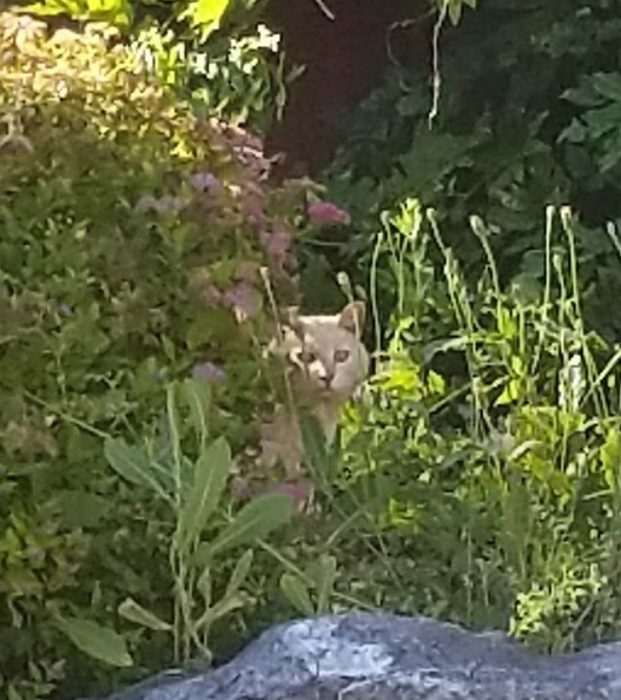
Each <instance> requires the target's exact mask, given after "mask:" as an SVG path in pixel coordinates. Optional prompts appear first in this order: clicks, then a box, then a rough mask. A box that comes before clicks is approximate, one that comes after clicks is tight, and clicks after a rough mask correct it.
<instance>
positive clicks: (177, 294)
mask: <svg viewBox="0 0 621 700" xmlns="http://www.w3.org/2000/svg"><path fill="white" fill-rule="evenodd" d="M0 61H1V63H2V74H1V76H0V124H1V125H2V126H1V127H0V128H1V129H2V131H1V133H0V153H1V155H2V164H1V166H0V232H1V235H0V276H1V286H0V346H1V349H0V395H1V397H2V400H1V401H0V430H1V434H2V447H1V455H2V457H1V458H0V474H1V475H2V487H1V490H0V570H1V571H2V575H1V576H0V629H1V630H3V633H2V634H4V635H5V638H4V639H3V640H2V642H3V643H2V645H1V650H0V667H1V668H2V669H3V674H4V675H3V676H2V677H0V688H2V692H3V694H5V695H7V696H8V697H10V698H11V700H27V699H30V698H38V697H44V696H46V695H48V694H49V693H50V692H51V691H52V689H53V688H54V687H56V686H57V685H58V682H59V680H60V679H61V678H62V677H63V674H67V675H68V676H69V677H71V678H72V682H73V684H74V686H73V690H74V691H75V692H77V688H78V687H80V683H81V675H80V672H79V670H78V667H81V669H82V670H83V673H84V674H85V676H90V684H91V686H90V687H91V689H92V679H93V678H97V677H99V678H100V680H102V682H105V683H108V682H109V681H107V680H105V681H104V679H103V678H101V674H102V673H103V671H102V670H101V667H99V666H88V665H86V664H85V661H84V658H83V657H76V655H75V653H74V652H73V651H72V649H71V647H70V646H69V645H68V643H67V640H66V639H65V638H64V637H63V636H62V635H61V634H60V633H59V631H58V629H57V627H56V626H55V624H54V619H55V616H56V615H57V613H60V612H62V613H63V614H69V615H70V614H76V615H78V616H79V615H80V613H81V612H84V611H87V616H88V617H90V618H91V619H93V620H98V621H100V622H104V623H105V622H113V623H114V622H115V618H116V610H117V607H118V604H119V602H120V601H121V600H122V599H123V598H124V597H126V596H127V595H135V597H137V598H140V600H141V602H142V603H143V604H145V605H147V606H148V607H150V608H151V609H155V610H156V611H158V610H160V611H161V609H162V608H165V607H166V606H167V605H168V602H169V600H168V585H169V584H168V581H167V578H166V571H165V569H162V568H161V567H159V565H158V563H157V562H158V554H159V553H161V552H162V551H163V549H162V548H163V547H164V548H165V547H166V546H167V545H166V537H167V536H168V535H167V532H168V530H167V524H166V522H163V521H161V520H159V518H158V517H157V512H158V511H157V509H156V510H155V511H154V510H153V509H152V508H150V506H149V500H148V498H146V497H145V498H141V499H139V500H138V501H137V500H136V495H135V493H134V492H133V491H131V490H130V489H129V488H128V487H127V486H126V485H125V484H123V483H122V482H120V481H119V479H118V478H117V477H116V476H115V475H114V474H113V473H112V472H111V471H110V470H109V468H108V467H107V465H106V463H105V460H104V457H103V451H102V442H101V440H102V437H104V436H105V435H106V434H108V433H109V432H114V433H115V434H122V433H131V432H133V428H132V426H133V425H140V424H144V423H145V422H146V421H150V420H151V419H152V418H154V417H155V416H156V415H157V414H158V412H159V411H160V409H161V407H162V397H163V395H164V392H163V385H164V384H166V383H167V382H168V381H170V380H174V379H175V378H182V377H185V376H187V375H188V374H193V375H194V377H195V378H197V379H198V380H199V381H202V382H206V383H209V384H210V385H211V388H212V391H213V396H214V408H213V409H212V414H211V425H212V429H213V431H214V434H222V435H223V436H225V437H226V438H227V439H228V440H229V442H230V443H231V444H232V446H233V449H234V450H235V451H239V450H241V449H242V448H244V447H245V446H246V445H247V444H248V443H250V442H252V440H253V438H254V431H255V428H254V418H255V416H256V414H257V412H258V411H260V410H261V409H262V402H261V401H259V402H258V401H257V397H263V401H264V402H265V403H266V404H267V403H268V402H269V387H268V386H267V384H266V380H265V378H264V376H263V374H262V371H261V363H260V353H258V352H257V349H258V348H259V347H260V346H261V344H262V341H263V339H264V338H265V335H266V333H267V332H268V326H269V323H268V316H269V314H267V313H266V308H267V307H266V306H265V304H264V293H263V292H264V282H263V279H262V275H261V270H262V269H265V270H266V273H267V276H268V277H269V279H270V283H271V285H272V287H273V290H274V293H275V295H276V297H277V299H278V300H281V299H282V300H285V299H293V298H294V297H295V284H294V282H293V280H292V278H291V275H290V271H291V260H290V248H291V245H292V236H293V225H294V223H295V221H297V218H298V216H299V214H300V212H301V209H300V205H301V204H302V188H301V187H300V186H299V185H294V184H285V185H283V187H281V188H280V189H272V188H269V187H268V186H267V185H266V184H265V175H266V173H267V171H268V170H269V163H268V162H267V161H266V160H265V159H264V158H263V155H262V151H261V143H260V142H259V141H258V140H257V139H255V138H254V137H252V136H250V135H249V134H246V133H245V132H242V131H240V130H238V129H234V128H229V127H227V126H225V125H221V124H218V123H215V122H213V121H208V120H205V119H198V118H195V117H194V116H193V115H192V113H191V111H190V109H189V107H188V106H187V105H184V104H183V103H180V102H178V101H177V100H176V99H175V98H174V96H173V95H172V94H171V93H170V92H168V91H167V90H166V89H165V88H163V87H161V86H160V85H159V84H158V83H157V82H155V81H154V80H152V79H151V78H149V77H148V76H147V75H146V74H145V72H144V70H143V68H142V67H141V64H140V62H139V61H138V59H137V58H136V56H135V55H134V54H133V53H132V52H131V51H130V50H128V49H127V48H125V47H123V46H122V45H121V44H120V43H119V42H118V39H117V38H116V35H115V34H114V33H113V32H112V30H109V29H105V28H101V27H99V28H98V27H96V26H91V27H90V28H88V29H87V30H86V32H85V33H84V35H78V34H74V33H72V32H69V31H68V30H65V29H61V30H58V31H56V32H54V33H49V32H48V30H47V28H46V26H45V25H44V24H42V23H39V22H36V21H33V20H32V19H30V18H28V17H26V16H20V17H16V16H14V15H12V14H2V15H1V16H0ZM127 638H128V639H129V641H130V645H131V646H133V647H136V648H137V653H136V657H137V659H138V666H137V667H136V669H134V670H131V671H129V672H126V675H125V676H124V675H123V673H121V674H120V675H118V674H117V675H116V676H115V677H116V678H117V680H118V679H121V678H127V677H133V675H135V674H140V673H144V672H145V668H142V667H141V665H140V664H147V667H149V668H154V667H156V666H158V665H163V664H164V663H166V659H167V658H168V656H167V655H168V651H167V649H166V647H165V646H164V645H162V644H160V643H159V642H158V641H157V637H155V638H145V637H144V635H142V633H140V632H136V631H135V629H134V628H133V627H132V628H131V629H129V628H128V631H127ZM67 663H69V666H67ZM9 669H10V670H9ZM127 674H129V676H128V675H127ZM66 692H69V690H67V691H66Z"/></svg>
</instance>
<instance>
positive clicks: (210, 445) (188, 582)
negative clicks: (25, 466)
mask: <svg viewBox="0 0 621 700" xmlns="http://www.w3.org/2000/svg"><path fill="white" fill-rule="evenodd" d="M180 404H181V405H180ZM210 404H211V395H210V392H209V387H208V386H206V385H205V384H204V383H201V382H196V381H191V380H186V382H184V383H183V384H182V385H181V386H179V387H175V386H174V385H173V386H171V387H170V388H169V390H168V398H167V416H166V423H165V427H164V426H162V428H160V431H156V432H155V434H154V436H153V438H149V439H147V440H146V441H145V445H144V447H130V446H128V445H127V444H126V443H125V442H124V441H123V440H122V439H118V438H116V439H115V438H108V439H107V440H106V443H105V451H106V457H107V459H108V462H109V463H110V465H111V466H112V467H113V468H114V469H115V470H116V471H117V472H118V473H119V474H120V475H121V476H122V477H124V478H125V479H127V480H128V481H129V482H131V483H133V484H136V485H137V486H140V487H143V488H145V487H146V488H147V489H148V490H150V491H151V492H152V493H153V495H154V496H156V497H157V499H158V500H161V501H162V502H163V504H165V506H166V509H167V510H168V511H169V512H171V513H172V516H173V519H174V528H173V532H171V533H170V535H169V536H168V539H169V542H170V545H169V551H168V564H169V567H170V577H171V581H172V586H171V588H172V597H173V600H174V606H173V608H174V610H173V612H172V615H171V617H170V620H169V621H165V620H161V619H160V618H158V617H157V616H156V615H155V614H154V613H152V612H150V611H148V610H146V609H145V608H143V607H142V606H140V605H139V604H138V603H137V602H135V601H134V600H132V599H131V598H128V599H126V600H125V601H124V602H123V603H122V604H121V606H120V608H119V613H120V614H121V615H122V616H123V617H126V618H127V619H129V620H132V621H133V622H136V623H138V624H141V625H144V626H145V627H148V628H150V629H152V630H156V631H166V632H170V633H171V634H172V637H173V646H174V655H173V657H174V659H175V661H176V662H177V663H179V662H183V663H187V662H188V661H189V660H190V658H192V656H193V655H194V654H195V653H196V652H200V653H201V654H202V655H203V656H209V632H210V629H211V627H212V625H213V624H214V622H216V621H217V620H219V619H220V618H221V617H223V616H225V615H227V614H229V613H231V612H232V611H234V610H236V609H238V608H240V607H242V606H243V605H244V604H245V595H244V594H243V592H242V591H241V587H242V586H243V584H244V582H245V580H246V578H247V576H248V573H249V570H250V567H251V565H252V558H253V553H252V549H247V550H246V551H245V552H244V553H243V554H242V555H241V556H240V557H239V558H238V559H237V561H236V563H235V565H234V566H233V569H232V572H231V575H230V578H229V580H228V583H227V585H226V588H225V589H224V591H223V592H222V593H221V595H220V596H219V597H215V596H214V591H213V588H214V578H216V575H217V574H218V571H219V569H220V568H221V563H220V559H221V557H222V554H223V553H225V552H228V551H229V550H231V549H234V548H238V547H240V546H242V545H247V544H252V543H253V542H255V541H256V540H258V539H260V538H263V537H265V536H266V535H267V534H269V532H270V531H271V530H274V529H275V528H278V527H281V526H283V525H284V524H285V523H286V522H287V521H288V520H289V519H290V517H291V515H292V510H293V509H292V499H291V498H290V497H289V496H287V495H285V494H280V493H268V494H265V495H263V496H257V497H256V498H254V499H253V500H252V501H250V502H249V503H248V504H246V505H245V506H244V507H243V508H242V509H241V510H240V511H239V512H238V513H236V514H235V515H234V516H233V517H232V518H230V521H229V522H227V521H226V520H225V521H224V522H221V523H220V525H219V527H218V526H216V525H214V522H213V521H214V519H215V518H216V517H217V516H218V509H219V506H220V501H221V499H222V495H223V492H224V489H225V487H226V484H227V480H228V477H229V475H230V472H231V467H232V462H231V454H230V448H229V446H228V444H227V443H226V441H225V440H223V439H222V438H218V439H217V440H215V441H212V442H209V425H208V418H209V413H210ZM183 405H185V407H186V410H187V411H189V416H190V419H191V423H190V424H191V426H192V430H193V433H194V440H193V442H194V443H195V449H196V451H197V457H196V459H195V460H192V459H190V457H189V456H188V455H187V454H185V453H184V451H183V449H182V444H183V443H184V442H187V441H188V437H187V435H185V433H187V431H186V430H184V429H183V427H184V422H183V420H182V418H181V409H182V406H183ZM162 431H163V433H164V434H163V435H162V434H160V433H161V432H162ZM207 530H209V531H210V532H211V533H212V539H211V541H209V542H207V541H204V540H203V539H202V538H203V535H204V533H205V532H206V531H207Z"/></svg>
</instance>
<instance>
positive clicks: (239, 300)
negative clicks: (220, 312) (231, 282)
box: [223, 281, 261, 320]
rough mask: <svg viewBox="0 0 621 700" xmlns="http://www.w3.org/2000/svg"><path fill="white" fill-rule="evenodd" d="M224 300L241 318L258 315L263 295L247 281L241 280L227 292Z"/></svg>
mask: <svg viewBox="0 0 621 700" xmlns="http://www.w3.org/2000/svg"><path fill="white" fill-rule="evenodd" d="M223 302H224V304H225V305H226V306H228V307H229V308H230V309H232V310H233V311H234V312H235V314H236V315H237V317H238V318H239V319H240V320H243V319H244V318H248V317H252V316H256V315H257V314H258V313H259V310H260V309H261V295H260V294H259V292H258V291H257V290H256V289H255V288H254V287H252V286H251V285H250V284H248V282H246V281H242V282H239V283H238V284H236V285H235V286H234V287H231V289H229V290H228V291H227V292H225V293H224V296H223Z"/></svg>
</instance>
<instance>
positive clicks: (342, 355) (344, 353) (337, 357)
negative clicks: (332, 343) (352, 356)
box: [334, 350, 349, 364]
mask: <svg viewBox="0 0 621 700" xmlns="http://www.w3.org/2000/svg"><path fill="white" fill-rule="evenodd" d="M348 359H349V350H336V351H335V352H334V361H335V362H337V363H339V364H340V363H341V362H347V360H348Z"/></svg>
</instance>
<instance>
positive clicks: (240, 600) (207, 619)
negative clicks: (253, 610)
mask: <svg viewBox="0 0 621 700" xmlns="http://www.w3.org/2000/svg"><path fill="white" fill-rule="evenodd" d="M244 605H246V598H245V597H244V596H242V595H232V596H225V597H224V598H222V599H221V600H219V601H218V602H217V603H216V604H215V605H214V606H213V607H212V608H209V610H206V611H205V613H204V614H203V615H201V617H200V618H199V619H198V620H197V622H196V623H195V625H194V628H195V630H196V631H197V632H198V631H200V630H201V629H202V628H203V627H209V626H210V625H212V624H213V623H214V622H215V621H216V620H219V619H220V618H221V617H224V616H225V615H228V614H229V613H232V612H234V611H235V610H239V608H243V607H244Z"/></svg>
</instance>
